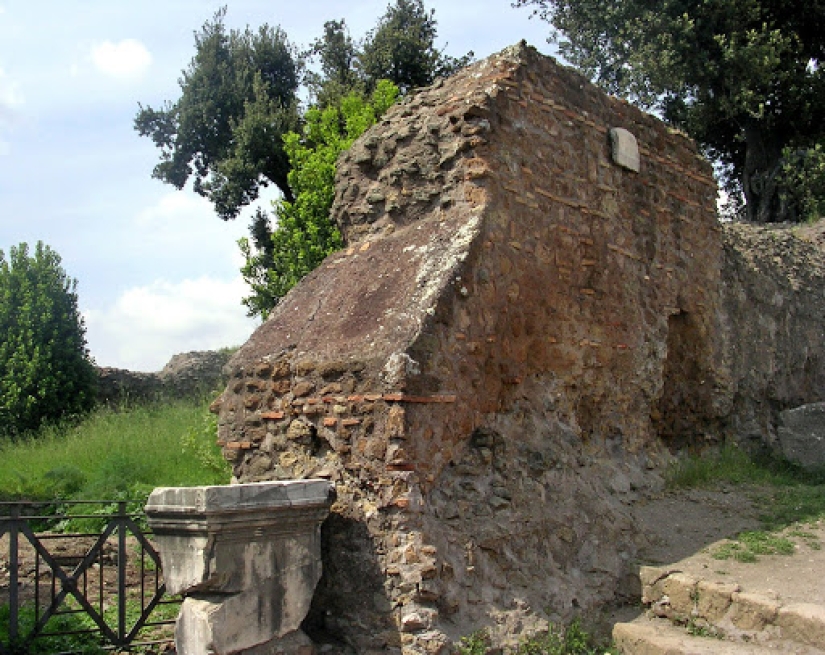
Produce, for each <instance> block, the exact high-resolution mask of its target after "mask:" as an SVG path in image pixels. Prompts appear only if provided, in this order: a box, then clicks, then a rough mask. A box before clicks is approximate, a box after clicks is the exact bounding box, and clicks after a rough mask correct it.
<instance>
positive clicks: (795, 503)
mask: <svg viewBox="0 0 825 655" xmlns="http://www.w3.org/2000/svg"><path fill="white" fill-rule="evenodd" d="M666 480H667V484H668V486H669V487H670V488H693V487H705V488H712V487H715V486H718V485H720V484H728V485H734V486H740V487H746V488H747V489H749V491H750V493H751V494H752V495H753V497H754V499H755V501H756V502H757V504H758V506H759V507H760V509H761V512H760V515H759V518H760V521H761V523H762V525H763V527H764V531H753V532H743V533H742V534H740V535H738V537H737V539H736V540H734V541H731V542H729V543H727V544H724V545H723V546H720V547H719V548H717V549H716V550H715V551H714V552H713V553H712V555H713V557H715V558H716V559H722V560H725V559H735V560H737V561H740V562H756V561H758V559H759V556H760V555H790V554H792V553H793V552H794V541H793V540H792V538H796V539H801V540H802V541H803V542H804V543H805V544H806V545H808V546H809V547H810V548H814V549H818V548H821V545H820V544H819V541H818V540H817V539H816V538H815V535H813V534H812V533H810V532H806V531H805V530H804V529H803V527H801V526H803V525H804V524H805V523H813V522H816V521H819V520H821V519H825V471H815V472H808V471H804V470H802V469H801V468H799V467H797V466H795V465H793V464H791V463H789V462H787V461H784V460H778V459H771V458H754V457H750V456H748V454H747V453H745V452H743V451H742V450H740V449H738V448H735V447H732V446H727V447H724V448H722V449H721V450H720V451H718V452H716V453H711V454H707V455H703V456H696V455H691V456H690V457H687V458H685V459H682V460H680V461H679V462H678V463H676V464H675V465H673V466H672V467H671V468H670V470H669V471H668V474H667V476H666ZM786 528H790V529H789V530H787V531H786V532H785V533H784V534H782V535H779V534H776V533H778V532H780V531H783V530H786Z"/></svg>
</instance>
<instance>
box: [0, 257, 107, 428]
mask: <svg viewBox="0 0 825 655" xmlns="http://www.w3.org/2000/svg"><path fill="white" fill-rule="evenodd" d="M76 289H77V282H76V281H75V280H73V279H71V278H69V277H68V276H67V275H66V272H65V271H64V270H63V268H62V267H61V260H60V256H59V255H58V254H57V253H56V252H54V251H53V250H51V249H50V248H49V247H48V246H46V245H44V244H43V243H42V242H38V243H37V246H36V248H35V251H34V253H33V254H29V248H28V245H27V244H25V243H22V244H20V245H19V246H17V247H14V246H12V248H11V249H10V251H9V258H8V259H6V257H5V255H4V253H3V251H0V436H3V435H5V436H12V437H19V436H20V435H22V434H24V433H26V432H30V431H33V430H36V429H37V428H38V427H39V426H40V425H42V424H43V423H45V422H54V421H58V420H60V419H65V418H69V417H72V416H74V415H78V414H82V413H83V412H86V411H87V410H89V409H90V408H91V407H92V406H93V404H94V401H95V388H96V385H97V373H96V371H95V369H94V365H93V364H92V361H91V358H90V356H89V352H88V350H87V348H86V330H85V326H84V325H83V318H82V317H81V315H80V311H79V310H78V307H77V292H76Z"/></svg>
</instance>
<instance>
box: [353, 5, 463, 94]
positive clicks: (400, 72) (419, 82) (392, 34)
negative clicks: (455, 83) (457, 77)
mask: <svg viewBox="0 0 825 655" xmlns="http://www.w3.org/2000/svg"><path fill="white" fill-rule="evenodd" d="M437 33H438V31H437V23H436V20H435V10H434V9H431V10H430V11H427V9H426V8H425V7H424V3H423V2H422V0H396V2H395V5H388V6H387V11H386V12H385V14H384V15H383V16H382V17H381V18H380V19H379V21H378V25H377V26H376V27H375V29H373V30H372V31H371V32H370V33H369V34H368V35H367V38H366V40H365V42H364V45H363V50H362V52H361V55H360V57H359V65H360V67H361V70H362V71H363V74H364V78H365V80H366V82H367V88H373V87H374V85H375V84H376V83H377V82H378V80H390V81H391V82H393V83H394V84H395V85H396V86H397V87H398V88H399V90H400V91H401V93H402V94H406V93H408V92H409V91H410V90H412V89H415V88H417V87H422V86H428V85H430V84H432V83H433V81H434V80H435V78H436V77H446V76H447V75H451V74H452V73H454V72H455V71H456V70H458V69H459V68H461V67H462V66H466V65H467V63H469V62H470V60H471V59H472V57H473V53H472V52H470V53H468V54H467V55H465V56H464V57H461V58H458V59H456V58H453V57H447V56H445V55H443V54H442V53H441V52H439V51H438V50H437V49H436V47H435V38H436V35H437Z"/></svg>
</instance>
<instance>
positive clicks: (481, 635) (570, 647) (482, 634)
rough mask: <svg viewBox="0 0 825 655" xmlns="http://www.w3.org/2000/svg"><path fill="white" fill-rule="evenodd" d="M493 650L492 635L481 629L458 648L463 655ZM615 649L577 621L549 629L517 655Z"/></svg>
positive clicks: (587, 654)
mask: <svg viewBox="0 0 825 655" xmlns="http://www.w3.org/2000/svg"><path fill="white" fill-rule="evenodd" d="M491 648H492V641H491V640H490V635H489V633H488V632H487V631H486V630H484V629H482V630H477V631H476V632H474V633H473V634H471V635H470V636H468V637H462V638H461V641H460V643H459V646H458V652H459V653H460V655H485V653H487V652H489V651H490V649H491ZM616 652H617V651H615V649H613V648H612V647H610V646H609V645H605V644H603V643H602V642H600V641H599V640H598V639H596V638H595V637H593V635H591V634H589V633H588V632H587V631H586V630H585V629H584V628H583V627H582V625H581V621H580V620H579V619H578V618H576V619H574V620H573V621H572V622H571V623H570V625H568V626H550V629H549V630H547V632H545V633H543V634H539V635H536V636H534V637H531V638H530V639H528V640H526V641H524V643H522V644H520V645H519V646H518V647H517V648H516V650H515V651H514V653H515V654H516V655H611V654H612V653H616Z"/></svg>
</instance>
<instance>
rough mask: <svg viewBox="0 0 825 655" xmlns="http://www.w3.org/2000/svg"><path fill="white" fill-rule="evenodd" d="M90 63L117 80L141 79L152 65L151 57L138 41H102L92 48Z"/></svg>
mask: <svg viewBox="0 0 825 655" xmlns="http://www.w3.org/2000/svg"><path fill="white" fill-rule="evenodd" d="M91 55H92V63H93V64H94V66H95V68H97V70H99V71H100V72H101V73H104V74H105V75H109V76H110V77H115V78H119V79H134V78H139V77H142V76H143V74H144V73H146V71H147V70H149V66H150V65H151V63H152V55H151V54H150V53H149V51H148V50H147V49H146V46H144V45H143V44H142V43H141V42H140V41H138V40H136V39H124V40H123V41H119V42H117V43H113V42H111V41H104V42H103V43H101V44H99V45H96V46H94V47H93V48H92V53H91Z"/></svg>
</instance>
